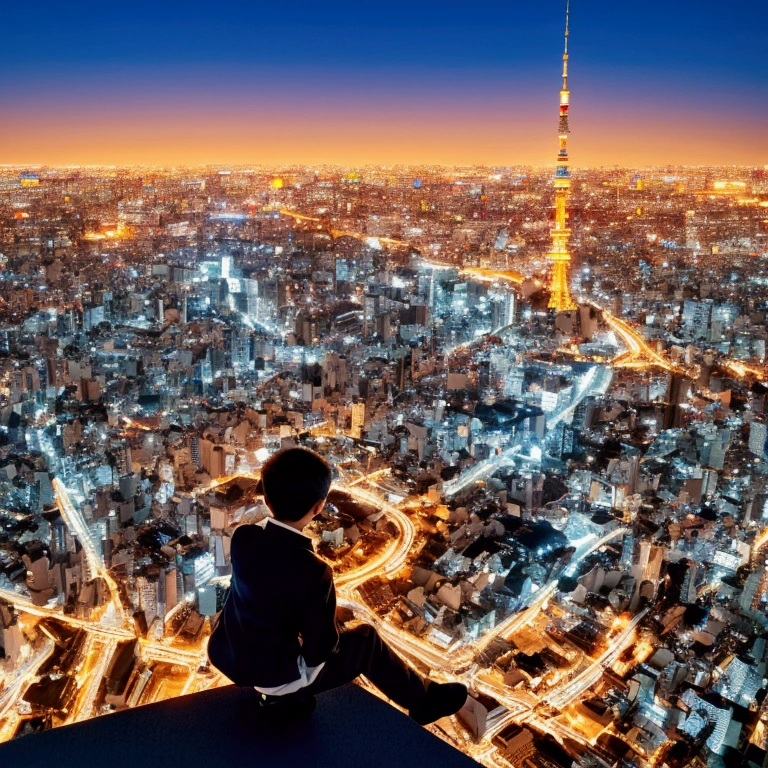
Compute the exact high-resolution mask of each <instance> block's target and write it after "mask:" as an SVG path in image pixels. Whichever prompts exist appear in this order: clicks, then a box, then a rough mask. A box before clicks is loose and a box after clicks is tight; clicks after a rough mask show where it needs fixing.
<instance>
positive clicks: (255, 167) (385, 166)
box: [0, 161, 768, 172]
mask: <svg viewBox="0 0 768 768" xmlns="http://www.w3.org/2000/svg"><path fill="white" fill-rule="evenodd" d="M551 167H553V166H551V165H550V164H547V163H512V164H505V165H499V164H489V163H476V164H475V163H456V164H451V163H412V162H411V163H406V162H403V163H381V164H378V163H371V162H368V163H359V164H356V163H349V164H347V163H334V162H322V161H318V162H311V163H310V162H303V163H274V164H269V163H263V164H262V163H256V164H254V163H247V162H242V163H224V162H191V163H172V164H158V163H144V162H132V163H45V162H29V163H19V162H15V163H0V170H21V169H30V168H32V169H39V170H46V169H51V170H58V169H68V170H69V169H80V168H98V169H122V168H152V169H160V170H181V169H198V168H215V169H219V170H236V171H240V172H246V171H271V170H283V171H285V170H290V169H294V168H297V169H310V168H327V169H337V170H342V171H350V170H394V169H398V168H407V169H410V168H421V169H424V168H439V169H449V170H453V169H488V170H516V169H533V170H545V169H549V168H551ZM670 168H676V169H692V170H697V169H714V168H723V169H725V168H732V169H733V168H738V169H745V170H766V171H768V162H766V163H713V164H712V165H707V164H701V163H696V164H693V163H661V164H646V165H624V164H621V163H612V164H608V165H605V164H604V165H572V166H571V169H572V170H586V171H593V170H646V171H661V170H665V169H670Z"/></svg>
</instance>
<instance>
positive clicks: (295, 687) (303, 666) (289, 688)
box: [253, 517, 325, 696]
mask: <svg viewBox="0 0 768 768" xmlns="http://www.w3.org/2000/svg"><path fill="white" fill-rule="evenodd" d="M267 523H272V524H273V525H279V526H280V527H281V528H287V529H288V530H289V531H293V532H294V533H295V534H296V535H297V536H304V534H303V533H302V532H301V531H297V530H296V529H295V528H293V527H292V526H290V525H286V524H285V523H284V522H282V520H275V518H274V517H266V518H264V520H262V521H261V522H259V523H257V525H260V526H262V528H266V527H267ZM304 538H305V539H308V538H309V536H304ZM296 666H297V667H298V669H299V679H298V680H293V681H291V682H290V683H285V684H284V685H278V686H275V687H274V688H260V687H258V686H256V685H254V686H253V687H254V688H255V689H256V690H257V691H258V692H259V693H265V694H266V695H267V696H285V695H286V694H287V693H296V691H300V690H301V689H302V688H306V687H307V686H308V685H310V684H311V683H314V682H315V679H316V678H317V676H318V675H319V674H320V670H322V668H323V667H324V666H325V662H322V664H318V665H317V666H316V667H308V666H307V662H306V661H304V657H303V656H299V658H298V659H296Z"/></svg>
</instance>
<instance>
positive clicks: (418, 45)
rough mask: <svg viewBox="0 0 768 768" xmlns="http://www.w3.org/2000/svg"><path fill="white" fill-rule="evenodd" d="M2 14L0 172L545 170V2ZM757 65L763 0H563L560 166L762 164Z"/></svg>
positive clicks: (73, 5) (766, 158)
mask: <svg viewBox="0 0 768 768" xmlns="http://www.w3.org/2000/svg"><path fill="white" fill-rule="evenodd" d="M1 13H2V16H1V17H0V163H52V164H53V163H62V164H64V163H115V164H120V163H129V162H137V163H152V164H186V163H189V164H191V163H206V162H210V163H233V164H234V163H243V164H249V163H253V164H256V163H259V164H273V163H274V164H277V163H291V162H296V163H341V164H349V165H354V164H364V163H370V162H374V163H390V164H392V163H421V162H423V163H445V164H462V163H488V164H494V165H514V164H528V163H531V164H539V165H541V164H549V165H551V164H553V163H554V157H555V153H556V146H557V139H556V130H557V105H558V90H559V88H560V68H561V63H560V56H561V54H562V43H563V26H564V2H561V1H560V0H539V2H521V1H519V0H507V2H495V1H494V2H452V1H451V0H443V2H434V1H433V0H427V1H426V2H425V1H419V0H411V2H404V1H401V0H389V2H374V1H371V0H367V1H365V0H358V1H357V2H355V3H351V2H338V1H337V0H327V1H326V2H317V3H313V4H309V3H305V2H294V3H285V2H283V3H280V2H272V3H263V2H258V1H257V0H253V1H252V2H248V3H244V2H226V1H223V2H212V1H209V2H205V3H199V2H185V3H181V2H175V1H174V2H167V1H165V0H157V1H156V2H154V3H150V2H145V0H138V2H126V3H120V4H113V3H104V2H101V3H94V2H89V1H88V2H82V1H80V0H72V2H69V3H66V2H57V3H53V2H37V3H25V2H16V3H5V4H3V7H2V11H1ZM767 54H768V3H766V2H765V0H762V1H760V2H758V1H756V0H746V1H744V2H739V1H738V0H734V1H733V2H724V1H723V0H721V1H720V2H709V1H707V2H692V1H691V0H665V1H664V2H661V0H648V1H647V2H644V3H629V2H621V1H620V0H610V1H609V0H573V1H572V9H571V79H570V87H571V92H572V109H571V126H572V136H571V141H570V149H571V158H572V162H573V164H574V165H575V166H587V165H617V164H618V165H626V166H633V167H635V166H637V167H640V166H644V165H649V164H668V163H674V164H715V163H739V164H750V165H761V166H762V165H764V164H766V163H768V71H767V70H766V66H765V58H766V55H767Z"/></svg>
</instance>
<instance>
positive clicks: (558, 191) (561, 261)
mask: <svg viewBox="0 0 768 768" xmlns="http://www.w3.org/2000/svg"><path fill="white" fill-rule="evenodd" d="M570 16H571V0H566V3H565V47H564V50H563V87H562V89H561V91H560V123H559V125H558V139H559V144H560V149H559V151H558V153H557V168H556V170H555V223H554V227H553V228H552V249H551V250H550V252H549V260H550V261H551V262H552V272H551V275H550V279H549V307H550V309H554V310H557V311H558V312H565V311H567V310H569V309H575V308H576V304H575V302H574V301H573V297H572V296H571V289H570V285H569V279H568V265H569V264H570V261H571V254H570V252H569V251H568V241H569V240H570V237H571V230H570V229H568V211H567V205H568V198H569V196H570V191H571V173H570V170H569V167H568V134H569V133H570V132H571V129H570V125H569V122H568V108H569V106H570V103H571V92H570V91H569V90H568V38H569V37H570Z"/></svg>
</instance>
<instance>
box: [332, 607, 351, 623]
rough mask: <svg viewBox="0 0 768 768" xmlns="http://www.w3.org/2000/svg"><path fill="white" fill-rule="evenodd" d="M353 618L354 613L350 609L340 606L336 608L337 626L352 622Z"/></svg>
mask: <svg viewBox="0 0 768 768" xmlns="http://www.w3.org/2000/svg"><path fill="white" fill-rule="evenodd" d="M354 618H355V612H354V611H353V610H352V609H351V608H346V607H344V606H341V605H337V606H336V621H337V622H338V623H339V624H346V623H347V622H348V621H352V620H353V619H354Z"/></svg>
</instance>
